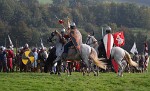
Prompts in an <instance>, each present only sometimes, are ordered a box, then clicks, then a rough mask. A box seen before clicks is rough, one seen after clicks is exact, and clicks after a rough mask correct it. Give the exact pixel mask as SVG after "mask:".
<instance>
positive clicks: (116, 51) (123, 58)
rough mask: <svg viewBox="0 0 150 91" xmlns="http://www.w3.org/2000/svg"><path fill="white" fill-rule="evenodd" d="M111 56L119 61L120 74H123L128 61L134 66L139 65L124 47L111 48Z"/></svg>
mask: <svg viewBox="0 0 150 91" xmlns="http://www.w3.org/2000/svg"><path fill="white" fill-rule="evenodd" d="M111 57H112V58H114V60H115V61H116V62H117V64H118V66H119V72H118V76H123V71H124V69H125V67H126V65H127V64H126V62H127V63H128V64H129V65H131V66H134V67H136V68H137V67H138V66H139V65H138V64H137V63H136V62H134V61H133V60H132V59H131V56H130V54H129V53H128V52H127V51H126V50H124V49H122V48H121V47H113V48H112V50H111Z"/></svg>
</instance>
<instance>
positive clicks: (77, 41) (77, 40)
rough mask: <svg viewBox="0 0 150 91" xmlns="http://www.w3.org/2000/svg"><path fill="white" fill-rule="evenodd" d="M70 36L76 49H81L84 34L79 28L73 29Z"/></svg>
mask: <svg viewBox="0 0 150 91" xmlns="http://www.w3.org/2000/svg"><path fill="white" fill-rule="evenodd" d="M70 37H71V40H72V42H73V44H74V46H75V47H76V49H78V50H80V45H81V44H82V35H81V33H80V32H79V30H77V29H74V30H71V32H70Z"/></svg>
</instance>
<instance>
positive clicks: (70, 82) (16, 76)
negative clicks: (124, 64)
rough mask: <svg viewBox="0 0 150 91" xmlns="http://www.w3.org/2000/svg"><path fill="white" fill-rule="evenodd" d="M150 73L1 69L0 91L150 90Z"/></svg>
mask: <svg viewBox="0 0 150 91" xmlns="http://www.w3.org/2000/svg"><path fill="white" fill-rule="evenodd" d="M149 82H150V73H124V77H117V75H116V73H100V75H99V76H97V77H94V76H93V74H92V73H91V75H90V76H82V74H81V73H77V72H74V73H73V74H72V75H71V76H67V75H66V74H64V73H63V74H62V75H61V76H57V75H49V73H19V72H18V73H16V72H15V73H0V91H149V89H150V84H149Z"/></svg>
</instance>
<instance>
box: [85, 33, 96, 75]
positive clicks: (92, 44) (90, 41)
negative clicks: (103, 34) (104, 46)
mask: <svg viewBox="0 0 150 91" xmlns="http://www.w3.org/2000/svg"><path fill="white" fill-rule="evenodd" d="M85 43H86V44H87V45H89V46H90V47H93V48H94V49H95V50H96V52H97V53H98V46H99V45H98V41H97V39H96V38H95V37H94V36H91V35H88V37H87V38H86V42H85ZM91 65H92V66H94V64H93V63H92V64H91ZM94 70H96V71H97V75H98V72H99V68H98V67H97V66H95V69H94Z"/></svg>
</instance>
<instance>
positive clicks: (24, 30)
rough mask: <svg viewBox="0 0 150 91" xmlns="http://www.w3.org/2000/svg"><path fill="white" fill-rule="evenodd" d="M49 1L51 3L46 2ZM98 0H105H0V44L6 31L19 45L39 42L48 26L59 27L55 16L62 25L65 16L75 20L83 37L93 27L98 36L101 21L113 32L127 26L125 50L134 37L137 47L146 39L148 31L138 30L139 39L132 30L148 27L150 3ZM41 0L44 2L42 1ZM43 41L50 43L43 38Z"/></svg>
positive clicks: (99, 35)
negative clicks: (145, 4) (142, 4)
mask: <svg viewBox="0 0 150 91" xmlns="http://www.w3.org/2000/svg"><path fill="white" fill-rule="evenodd" d="M49 1H50V2H53V3H51V4H49V3H48V2H49ZM75 1H76V2H75ZM99 1H105V0H0V12H1V13H0V31H1V34H0V39H1V41H0V44H1V45H4V42H5V41H4V38H7V37H6V36H7V35H8V34H9V35H10V36H12V37H11V38H12V41H13V42H15V40H16V38H17V39H18V41H19V45H20V46H21V45H24V44H25V43H26V42H28V43H30V44H31V46H35V44H38V43H37V42H38V40H39V38H38V37H39V36H41V37H42V38H44V39H43V40H46V37H47V36H48V34H47V33H49V32H50V31H51V30H50V29H59V28H62V26H61V25H60V24H59V23H58V19H56V17H55V16H57V17H58V18H60V19H63V20H64V21H65V26H66V23H67V22H66V19H67V17H69V18H70V19H71V21H74V22H75V23H76V25H77V27H78V28H79V29H81V31H82V34H83V40H85V38H86V32H92V31H94V32H95V36H96V38H97V39H98V40H100V39H101V38H102V36H101V27H102V26H103V25H109V26H111V27H112V29H113V31H114V32H115V31H118V30H119V28H121V27H122V26H125V27H127V30H126V31H125V38H126V45H125V46H124V47H125V49H127V50H128V51H129V49H130V48H131V46H132V44H133V42H134V41H136V42H137V43H138V44H139V45H137V46H139V47H140V46H142V45H141V44H140V42H141V41H142V42H143V41H144V40H149V37H147V36H148V33H147V34H146V33H143V32H140V33H139V34H141V35H138V36H143V37H142V38H139V39H138V40H137V36H136V35H135V34H134V33H135V32H137V29H141V31H142V30H145V31H146V32H148V31H149V29H150V26H149V25H150V8H149V7H147V6H138V5H136V4H133V3H116V2H103V3H102V2H99ZM42 2H43V3H46V4H41V3H42ZM133 28H134V30H133V32H131V31H132V29H133ZM85 31H86V32H85ZM41 33H42V35H40V34H41ZM33 35H34V36H35V37H33ZM45 35H46V36H45ZM133 35H134V36H133ZM34 38H35V39H34ZM33 39H34V40H37V41H34V40H33ZM22 40H24V41H22ZM44 44H46V46H49V45H48V43H46V41H44Z"/></svg>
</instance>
